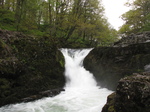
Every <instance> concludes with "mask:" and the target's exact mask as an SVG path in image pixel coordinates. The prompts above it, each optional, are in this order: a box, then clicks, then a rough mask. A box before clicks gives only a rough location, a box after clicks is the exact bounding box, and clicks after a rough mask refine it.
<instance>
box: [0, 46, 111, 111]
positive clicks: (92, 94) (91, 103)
mask: <svg viewBox="0 0 150 112" xmlns="http://www.w3.org/2000/svg"><path fill="white" fill-rule="evenodd" d="M90 51H91V49H83V50H74V49H61V52H62V53H63V55H64V57H65V61H66V64H65V77H66V79H67V82H66V86H65V87H64V88H65V91H64V92H61V93H60V94H59V95H57V96H55V97H52V98H51V97H49V98H44V99H41V100H37V101H34V102H29V103H20V104H14V105H9V106H4V107H2V108H0V112H101V109H102V107H103V106H104V104H105V103H106V98H107V96H108V95H109V94H110V93H112V91H109V90H107V89H105V88H100V87H98V86H97V84H96V81H95V79H94V77H93V75H92V74H91V73H90V72H89V71H86V70H85V69H84V67H83V66H82V63H83V60H84V58H85V57H86V55H87V54H88V53H89V52H90Z"/></svg>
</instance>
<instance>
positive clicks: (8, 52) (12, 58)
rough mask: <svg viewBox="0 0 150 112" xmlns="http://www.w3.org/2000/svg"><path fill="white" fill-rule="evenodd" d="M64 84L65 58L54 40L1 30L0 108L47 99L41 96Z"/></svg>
mask: <svg viewBox="0 0 150 112" xmlns="http://www.w3.org/2000/svg"><path fill="white" fill-rule="evenodd" d="M64 84H65V77H64V57H63V55H62V53H61V52H60V51H59V50H58V47H57V45H55V42H54V40H51V38H50V37H34V36H29V35H25V34H22V33H20V32H13V31H7V30H0V106H3V105H7V104H12V103H18V102H20V101H22V100H21V99H23V98H25V99H24V100H25V101H32V100H35V99H39V98H41V97H45V96H44V95H43V96H42V95H41V94H38V93H39V92H41V91H46V90H53V89H56V88H63V87H64ZM53 93H54V92H53ZM57 93H59V92H58V91H57V92H56V93H54V94H53V95H55V94H57ZM34 95H35V96H34ZM53 95H51V96H53ZM29 96H31V97H29ZM33 96H34V97H33Z"/></svg>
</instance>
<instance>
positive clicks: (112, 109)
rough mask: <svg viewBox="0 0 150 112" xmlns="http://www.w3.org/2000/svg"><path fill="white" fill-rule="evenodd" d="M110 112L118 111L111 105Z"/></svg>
mask: <svg viewBox="0 0 150 112" xmlns="http://www.w3.org/2000/svg"><path fill="white" fill-rule="evenodd" d="M108 112H116V111H115V109H114V106H110V107H109V108H108Z"/></svg>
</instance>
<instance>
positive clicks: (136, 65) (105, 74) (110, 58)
mask: <svg viewBox="0 0 150 112" xmlns="http://www.w3.org/2000/svg"><path fill="white" fill-rule="evenodd" d="M149 64H150V43H149V42H147V43H139V44H133V45H129V46H126V47H98V48H95V49H93V50H92V51H91V52H90V53H89V55H88V56H87V57H86V58H85V60H84V66H85V68H86V69H88V70H89V71H90V72H92V73H93V74H94V76H95V78H96V80H97V82H98V84H99V85H100V86H101V87H106V88H109V89H112V90H115V89H116V86H117V82H118V81H119V80H120V78H122V77H125V76H128V75H130V74H132V73H134V72H137V73H138V72H143V71H144V67H145V66H146V65H149Z"/></svg>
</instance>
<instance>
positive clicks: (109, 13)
mask: <svg viewBox="0 0 150 112" xmlns="http://www.w3.org/2000/svg"><path fill="white" fill-rule="evenodd" d="M127 1H128V0H102V4H103V5H104V8H105V15H106V17H107V18H108V22H109V23H110V24H111V25H112V26H113V27H114V28H115V29H116V30H118V28H119V27H120V26H122V24H123V20H122V19H121V18H120V16H121V15H122V14H123V13H125V12H127V11H128V10H129V7H126V6H124V4H125V3H126V2H127Z"/></svg>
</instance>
